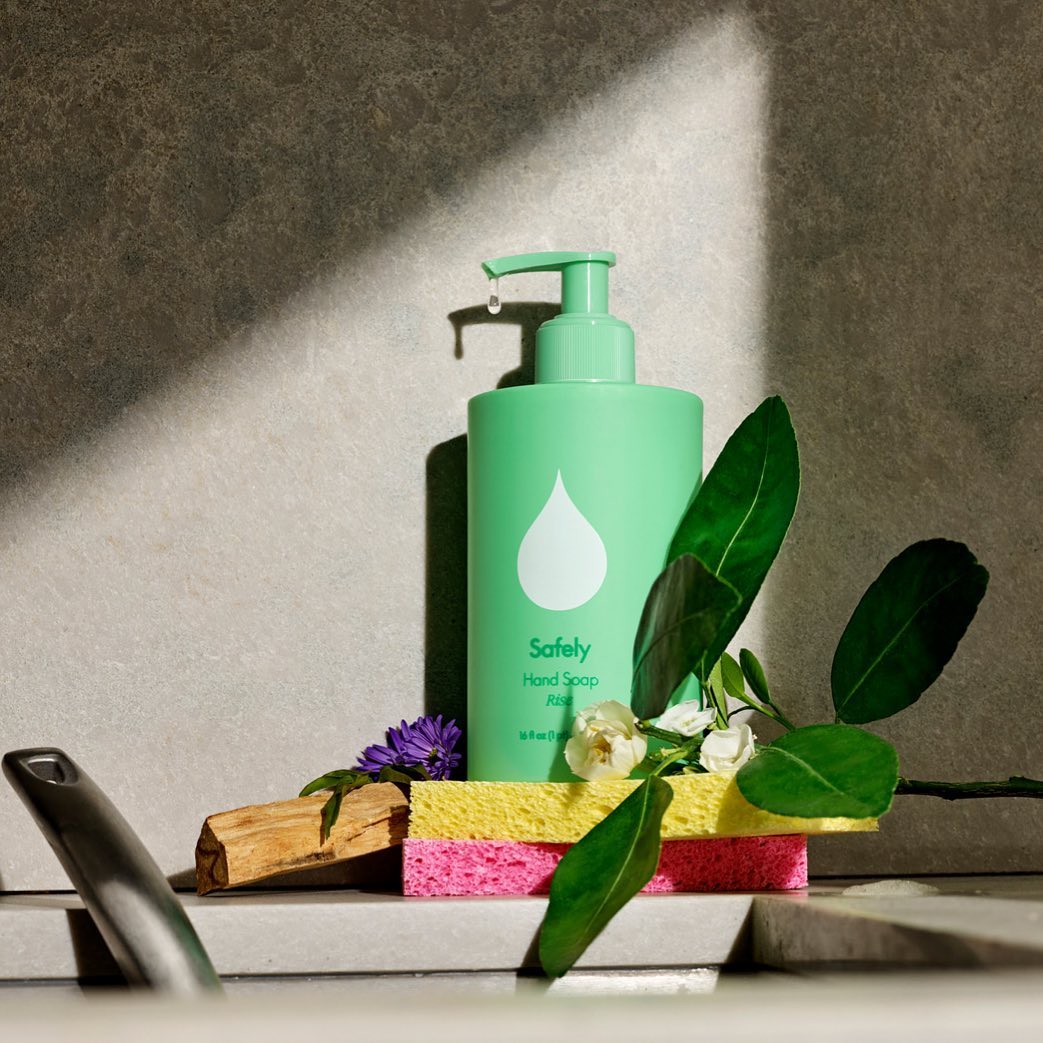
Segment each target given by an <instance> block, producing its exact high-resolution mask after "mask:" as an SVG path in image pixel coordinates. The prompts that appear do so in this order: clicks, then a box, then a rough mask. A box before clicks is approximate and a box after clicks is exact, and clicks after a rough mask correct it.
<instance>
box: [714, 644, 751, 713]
mask: <svg viewBox="0 0 1043 1043" xmlns="http://www.w3.org/2000/svg"><path fill="white" fill-rule="evenodd" d="M719 665H720V667H721V682H722V683H723V684H724V690H725V692H726V693H727V694H728V695H730V696H731V697H732V698H733V699H738V700H739V701H740V702H744V703H747V704H749V702H750V697H749V696H748V695H747V694H746V685H745V684H743V680H742V670H741V669H740V667H739V664H738V663H737V662H736V661H735V660H734V659H733V658H732V657H731V656H730V655H728V653H727V652H722V653H721V658H720V661H719Z"/></svg>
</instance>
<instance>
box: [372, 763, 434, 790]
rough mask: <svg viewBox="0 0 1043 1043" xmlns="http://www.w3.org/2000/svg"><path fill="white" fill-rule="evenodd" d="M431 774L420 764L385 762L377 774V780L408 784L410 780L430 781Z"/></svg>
mask: <svg viewBox="0 0 1043 1043" xmlns="http://www.w3.org/2000/svg"><path fill="white" fill-rule="evenodd" d="M430 780H431V776H430V775H429V774H428V773H427V771H426V770H425V769H424V768H421V767H420V765H415V766H414V765H406V764H385V765H384V766H383V767H382V768H381V769H380V774H379V775H377V782H397V783H399V784H406V785H408V784H409V783H410V782H430Z"/></svg>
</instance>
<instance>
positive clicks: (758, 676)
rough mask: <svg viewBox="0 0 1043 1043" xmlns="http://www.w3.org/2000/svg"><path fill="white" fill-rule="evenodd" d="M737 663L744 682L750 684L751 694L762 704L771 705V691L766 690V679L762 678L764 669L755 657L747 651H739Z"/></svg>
mask: <svg viewBox="0 0 1043 1043" xmlns="http://www.w3.org/2000/svg"><path fill="white" fill-rule="evenodd" d="M739 662H740V663H741V664H742V672H743V674H744V675H745V676H746V680H747V681H749V682H750V688H752V689H753V694H754V695H755V696H757V698H758V699H760V701H761V702H762V703H767V704H768V705H769V706H770V705H771V690H770V689H769V688H768V679H767V678H766V677H765V676H764V667H762V666H761V664H760V662H759V661H758V659H757V657H756V656H755V655H754V654H753V653H752V652H751V651H750V650H749V649H748V648H743V649H740V650H739Z"/></svg>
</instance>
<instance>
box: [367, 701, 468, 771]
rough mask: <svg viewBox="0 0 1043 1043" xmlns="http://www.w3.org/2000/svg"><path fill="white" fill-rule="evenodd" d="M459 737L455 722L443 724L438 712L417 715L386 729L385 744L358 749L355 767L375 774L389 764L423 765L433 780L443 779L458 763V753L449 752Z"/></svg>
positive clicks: (415, 766) (408, 766) (400, 766)
mask: <svg viewBox="0 0 1043 1043" xmlns="http://www.w3.org/2000/svg"><path fill="white" fill-rule="evenodd" d="M459 739H460V729H459V728H458V727H457V726H456V721H449V722H448V723H446V724H443V723H442V715H441V714H439V715H438V716H437V717H418V718H417V719H416V720H415V721H414V722H413V723H412V724H406V722H405V721H403V722H402V723H401V724H400V725H399V726H398V727H397V728H388V730H387V745H386V746H379V745H376V746H367V747H366V748H365V749H364V750H363V751H362V754H361V755H360V757H359V762H358V764H356V765H355V770H356V771H364V772H366V773H367V774H369V775H373V776H376V775H379V774H380V769H381V768H383V767H384V766H385V765H388V764H391V765H394V766H395V767H398V768H423V769H424V771H426V772H427V774H428V775H429V776H430V777H431V778H432V779H434V780H436V781H438V780H441V779H447V778H449V773H450V771H452V770H453V769H454V768H456V766H457V765H458V764H459V763H460V754H459V753H454V752H453V750H454V749H455V747H456V744H457V742H458V741H459Z"/></svg>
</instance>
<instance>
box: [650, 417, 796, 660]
mask: <svg viewBox="0 0 1043 1043" xmlns="http://www.w3.org/2000/svg"><path fill="white" fill-rule="evenodd" d="M799 490H800V461H799V459H798V456H797V439H796V436H795V435H794V433H793V425H792V423H791V421H790V415H789V410H788V409H787V408H786V403H785V402H783V401H782V399H781V398H778V397H774V398H768V399H765V400H764V401H763V402H762V403H761V404H760V405H759V406H758V407H757V408H756V409H755V410H754V411H753V412H752V413H751V414H750V415H749V416H748V417H747V418H746V419H745V420H744V421H743V422H742V423H741V424H740V425H739V426H738V428H736V430H735V432H734V434H733V435H732V436H731V438H729V439H728V441H727V443H726V444H725V446H724V448H723V449H722V450H721V453H720V455H719V456H718V457H717V461H716V462H715V463H714V465H713V468H712V469H711V471H710V473H709V474H708V475H707V476H706V480H705V481H704V482H703V484H702V487H701V488H700V489H699V492H698V494H697V495H696V497H695V499H694V500H693V501H692V505H691V507H689V508H688V511H687V513H686V514H685V516H684V518H682V519H681V524H680V525H679V526H678V529H677V533H676V535H675V536H674V540H673V543H672V544H671V546H670V553H669V559H670V560H672V559H674V558H677V557H679V556H680V555H682V554H694V555H695V556H696V557H697V558H698V559H699V560H700V561H702V562H705V564H706V567H707V568H708V569H709V570H710V571H711V572H712V573H713V574H714V575H715V576H719V577H720V578H721V579H723V580H725V581H727V582H728V583H730V584H731V585H732V586H733V587H734V588H735V589H736V590H737V591H738V593H739V597H740V602H739V606H738V607H737V608H736V610H735V611H734V612H733V613H732V614H731V616H730V617H729V618H728V620H727V622H726V623H725V625H724V626H722V627H721V629H720V631H719V633H718V634H717V636H716V637H715V638H714V640H713V642H712V644H711V645H710V647H709V648H708V649H707V651H706V655H705V656H704V657H702V659H701V660H700V662H699V664H698V666H697V670H696V672H697V674H698V676H699V678H700V679H701V680H702V679H705V677H706V673H707V671H708V670H709V668H710V667H711V666H712V665H713V664H714V663H716V662H717V660H718V659H719V658H720V656H721V653H722V652H723V651H724V650H725V648H727V646H728V642H729V641H731V639H732V638H733V637H734V636H735V634H736V631H738V629H739V626H740V624H741V623H742V621H743V620H744V619H745V618H746V615H747V613H748V612H749V610H750V606H751V605H752V604H753V600H754V598H755V597H756V596H757V592H758V591H759V590H760V588H761V584H762V583H763V582H764V577H765V576H766V575H767V574H768V569H769V568H771V563H772V562H773V561H774V560H775V556H776V555H777V554H778V552H779V548H780V547H781V546H782V541H783V540H784V539H785V537H786V530H787V529H788V528H789V523H790V520H791V519H792V517H793V511H794V510H795V508H796V506H797V494H798V492H799Z"/></svg>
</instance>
